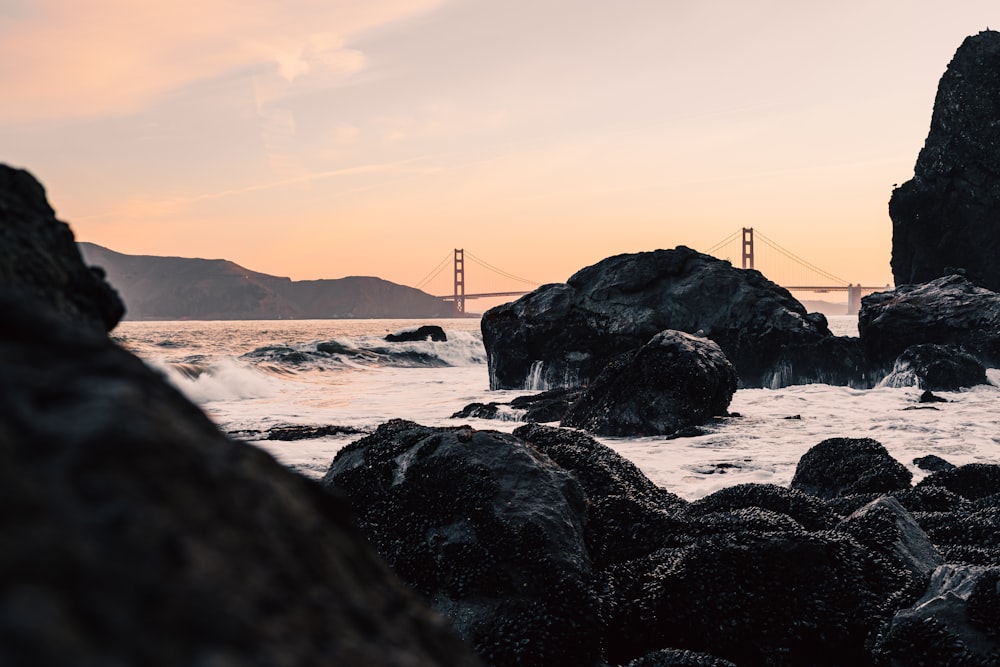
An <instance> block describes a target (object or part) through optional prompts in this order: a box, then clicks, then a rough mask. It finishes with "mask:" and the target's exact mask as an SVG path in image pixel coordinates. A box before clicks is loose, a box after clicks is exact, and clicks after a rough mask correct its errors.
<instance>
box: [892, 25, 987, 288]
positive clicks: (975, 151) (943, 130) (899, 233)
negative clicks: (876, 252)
mask: <svg viewBox="0 0 1000 667" xmlns="http://www.w3.org/2000/svg"><path fill="white" fill-rule="evenodd" d="M998 121H1000V33H998V32H995V31H992V30H986V31H984V32H980V33H979V34H978V35H975V36H972V37H968V38H966V39H965V41H964V42H963V43H962V45H961V46H960V47H959V48H958V50H957V51H956V53H955V56H954V58H953V59H952V61H951V63H950V64H949V65H948V69H947V71H945V73H944V75H943V76H942V77H941V81H940V83H939V84H938V91H937V98H936V99H935V100H934V112H933V115H932V116H931V127H930V132H929V133H928V135H927V140H926V142H925V143H924V147H923V149H922V150H921V151H920V155H919V157H918V158H917V163H916V166H915V167H914V174H913V178H912V179H911V180H909V181H907V182H906V183H904V184H903V185H901V186H900V187H899V188H897V189H895V190H893V193H892V198H891V199H890V201H889V215H890V217H891V218H892V223H893V224H892V274H893V278H894V280H895V283H896V284H897V285H906V284H915V283H923V282H927V281H930V280H933V279H936V278H940V277H942V276H945V275H948V274H949V273H954V269H955V268H959V269H964V270H965V272H966V273H967V275H969V277H970V278H973V279H975V280H976V281H977V282H979V283H980V284H982V285H983V286H984V287H987V288H989V289H992V290H995V291H1000V265H998V264H997V261H996V258H997V255H998V253H1000V224H998V222H997V219H996V211H997V209H998V208H1000V178H998V174H1000V153H998V152H997V150H996V146H997V145H998V144H1000V122H998Z"/></svg>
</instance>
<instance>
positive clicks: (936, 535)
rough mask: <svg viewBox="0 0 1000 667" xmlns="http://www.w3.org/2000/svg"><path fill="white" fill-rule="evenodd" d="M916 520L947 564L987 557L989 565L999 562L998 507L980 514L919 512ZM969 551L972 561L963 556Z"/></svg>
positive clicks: (975, 512)
mask: <svg viewBox="0 0 1000 667" xmlns="http://www.w3.org/2000/svg"><path fill="white" fill-rule="evenodd" d="M914 518H915V519H916V520H917V522H918V523H919V524H920V527H921V528H923V529H924V530H925V531H926V532H927V535H928V536H929V537H930V538H931V541H932V542H933V543H934V545H935V546H936V547H937V548H938V549H939V550H940V551H941V552H942V553H943V554H944V556H945V559H946V560H947V561H949V562H966V563H981V562H983V561H982V560H981V558H980V557H981V556H982V555H988V556H989V558H988V560H987V561H986V562H987V563H992V564H997V563H1000V512H998V508H997V507H993V508H989V509H982V510H979V511H954V512H928V513H916V514H914ZM956 549H957V551H956ZM967 549H968V550H971V551H969V555H970V556H972V557H973V560H971V561H970V560H967V559H966V557H964V556H962V555H960V554H961V553H962V551H963V550H967Z"/></svg>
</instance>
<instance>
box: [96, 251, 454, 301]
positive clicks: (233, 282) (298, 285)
mask: <svg viewBox="0 0 1000 667" xmlns="http://www.w3.org/2000/svg"><path fill="white" fill-rule="evenodd" d="M78 245H79V247H80V252H81V253H82V254H83V258H84V261H86V263H87V264H90V265H93V266H100V267H102V268H103V269H104V270H105V271H106V272H107V274H108V282H110V283H111V284H112V285H113V286H114V287H115V289H117V290H118V293H119V294H121V297H122V300H123V301H124V302H125V307H126V313H125V319H126V320H272V319H327V318H329V319H333V318H373V317H391V318H433V317H451V316H452V315H453V310H452V305H451V304H450V303H445V302H443V301H441V300H440V299H437V298H435V297H434V296H432V295H430V294H427V293H426V292H421V291H420V290H417V289H414V288H412V287H406V286H403V285H397V284H396V283H391V282H389V281H387V280H382V279H381V278H371V277H358V276H352V277H349V278H338V279H334V280H302V281H293V280H290V279H288V278H280V277H278V276H269V275H267V274H266V273H257V272H256V271H251V270H249V269H245V268H243V267H242V266H240V265H239V264H234V263H233V262H230V261H227V260H224V259H188V258H184V257H154V256H149V255H123V254H122V253H119V252H115V251H113V250H109V249H107V248H103V247H101V246H99V245H94V244H93V243H79V244H78Z"/></svg>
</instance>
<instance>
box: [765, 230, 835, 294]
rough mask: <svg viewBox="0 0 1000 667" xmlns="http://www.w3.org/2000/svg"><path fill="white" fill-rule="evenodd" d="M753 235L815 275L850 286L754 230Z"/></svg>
mask: <svg viewBox="0 0 1000 667" xmlns="http://www.w3.org/2000/svg"><path fill="white" fill-rule="evenodd" d="M754 235H755V236H756V237H757V238H759V239H760V240H762V241H763V242H764V243H766V244H767V245H769V246H771V247H772V248H774V249H775V250H777V251H778V252H780V253H781V254H783V255H785V256H786V257H787V258H789V259H792V260H794V261H796V262H798V263H799V264H800V265H802V266H804V267H806V268H807V269H811V270H813V271H815V272H816V273H818V274H819V275H821V276H823V277H824V278H829V279H830V280H833V281H835V282H838V283H843V284H846V285H849V284H851V283H850V281H847V280H844V279H843V278H841V277H839V276H835V275H833V274H832V273H830V272H828V271H824V270H823V269H821V268H819V267H818V266H816V265H815V264H812V263H811V262H808V261H806V260H804V259H802V258H801V257H799V256H798V255H796V254H795V253H793V252H792V251H790V250H786V249H785V248H782V247H781V246H780V245H778V244H777V243H775V242H774V241H772V240H771V239H769V238H768V237H766V236H764V235H763V234H761V233H760V232H759V231H758V230H756V229H755V230H754Z"/></svg>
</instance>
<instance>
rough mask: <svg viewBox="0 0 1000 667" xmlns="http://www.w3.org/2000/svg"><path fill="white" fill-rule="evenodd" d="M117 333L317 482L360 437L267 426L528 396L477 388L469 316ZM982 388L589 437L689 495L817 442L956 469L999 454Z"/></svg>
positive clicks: (823, 393)
mask: <svg viewBox="0 0 1000 667" xmlns="http://www.w3.org/2000/svg"><path fill="white" fill-rule="evenodd" d="M829 319H830V326H831V330H833V331H834V333H838V334H840V335H856V334H857V320H856V318H852V317H848V316H843V317H831V318H829ZM428 323H434V324H439V325H440V326H442V327H443V328H444V330H445V332H446V333H447V336H448V340H447V341H446V342H437V343H435V342H430V341H425V342H416V343H387V342H385V340H384V337H385V335H386V334H388V333H397V332H400V331H403V330H406V329H413V328H416V327H417V326H419V325H421V324H428ZM113 336H114V337H115V338H116V340H117V341H118V342H119V343H120V344H121V345H123V346H124V347H125V348H127V349H129V350H131V351H132V352H134V353H135V354H137V355H138V356H139V357H141V358H142V359H143V360H145V361H146V362H147V363H148V364H149V365H151V366H153V367H154V368H157V369H159V370H160V371H161V372H162V373H163V374H164V375H165V376H166V378H167V379H168V380H169V381H170V382H171V383H173V384H174V385H175V386H176V387H177V388H178V389H180V390H181V391H182V392H183V393H184V394H186V395H187V396H188V397H189V398H190V399H191V400H192V401H194V402H195V403H197V404H198V405H200V406H201V407H202V409H203V410H205V412H206V413H207V414H208V415H209V417H210V418H211V419H213V420H214V421H215V422H216V423H217V424H218V425H219V427H220V428H221V429H222V430H224V431H227V432H231V433H233V434H234V436H235V437H239V438H241V439H244V440H247V441H248V442H252V443H254V444H256V445H258V446H260V447H263V448H264V449H266V450H268V451H269V452H271V453H272V454H273V455H274V456H275V457H276V458H277V459H278V460H280V461H282V462H283V463H285V464H286V465H288V466H290V467H292V468H294V469H296V470H298V471H300V472H302V473H303V474H306V475H309V476H312V477H319V476H322V475H323V473H324V472H325V471H326V469H327V466H328V465H329V463H330V461H331V460H332V458H333V456H334V455H335V454H336V452H337V451H338V450H339V449H340V448H342V447H343V446H345V445H346V444H348V443H350V442H353V441H354V440H355V439H357V438H359V437H362V436H360V435H336V436H328V437H323V438H316V439H309V440H296V441H277V440H264V439H260V438H261V436H259V435H256V433H255V432H262V431H266V430H267V429H269V428H271V427H274V426H282V425H307V426H327V425H338V426H343V427H350V428H354V429H358V430H361V431H370V430H373V429H374V428H375V427H377V426H378V425H379V424H381V423H383V422H385V421H388V420H389V419H392V418H397V417H398V418H404V419H410V420H412V421H415V422H418V423H421V424H426V425H430V426H456V425H459V424H463V423H466V424H470V425H472V426H473V427H475V428H479V429H496V430H500V431H507V432H509V431H511V430H513V429H514V428H516V427H517V426H519V425H520V423H519V422H517V421H515V420H514V419H515V418H516V415H514V414H511V415H510V418H511V419H510V420H505V421H500V420H479V419H462V420H456V419H452V418H451V415H452V414H454V413H455V412H458V411H459V410H461V409H462V408H463V407H464V406H465V405H467V404H469V403H472V402H483V403H485V402H490V401H497V402H504V401H509V400H511V399H512V398H515V397H517V396H521V395H524V394H530V393H534V392H530V391H490V390H489V378H488V372H487V367H486V352H485V350H484V348H483V344H482V336H481V335H480V331H479V321H478V320H475V319H453V320H439V321H435V322H424V321H419V322H418V321H413V320H302V321H273V320H268V321H239V322H123V323H121V324H120V325H119V326H118V327H117V328H116V329H115V330H114V332H113ZM988 376H989V378H990V381H991V383H992V384H991V385H987V386H981V387H975V388H972V389H968V390H963V391H959V392H938V393H939V395H940V396H941V397H943V398H946V399H947V400H948V402H947V403H937V404H923V405H922V404H920V403H918V400H917V399H918V397H919V395H920V394H921V391H920V390H919V389H917V388H916V387H877V388H875V389H870V390H858V389H850V388H847V387H833V386H828V385H822V384H814V385H802V386H793V387H787V388H784V389H776V390H772V389H743V390H739V391H737V392H736V395H735V396H734V397H733V401H732V404H731V405H730V411H731V412H732V413H738V415H739V416H733V417H729V418H725V419H720V420H718V421H717V422H715V423H713V424H710V425H708V426H707V427H706V429H705V430H706V431H708V432H707V433H706V434H705V435H701V436H697V437H691V438H677V439H672V440H668V439H666V438H663V437H643V438H600V440H601V441H602V442H604V443H605V444H607V445H608V446H610V447H612V448H613V449H615V450H616V451H618V452H619V453H620V454H622V455H623V456H625V457H626V458H628V459H629V460H631V461H632V462H633V463H635V464H636V465H637V466H638V467H639V468H640V469H641V470H642V471H643V472H644V473H645V474H646V475H647V476H649V477H650V478H651V479H652V480H653V481H654V482H656V483H657V484H659V485H661V486H663V487H665V488H667V489H669V490H670V491H672V492H674V493H676V494H678V495H680V496H682V497H684V498H688V499H696V498H700V497H702V496H704V495H707V494H709V493H711V492H713V491H715V490H718V489H720V488H723V487H725V486H732V485H734V484H740V483H744V482H761V483H774V484H780V485H783V486H787V485H788V483H789V482H790V481H791V479H792V476H793V474H794V473H795V466H796V464H797V463H798V460H799V458H800V457H801V456H802V454H804V453H805V452H806V451H807V450H808V449H809V448H810V447H812V446H813V445H815V444H817V443H819V442H820V441H822V440H824V439H826V438H833V437H853V438H858V437H868V438H873V439H875V440H878V441H879V442H881V443H882V444H883V445H885V447H886V448H887V449H888V450H889V452H890V453H891V454H892V455H893V456H894V457H896V458H897V459H898V460H899V461H901V462H902V463H904V464H905V465H907V466H908V467H909V468H910V469H911V470H912V471H913V472H914V478H915V480H919V479H920V478H922V477H923V476H924V475H925V473H923V472H922V471H920V470H919V469H918V468H917V467H916V466H914V465H913V459H914V458H916V457H920V456H925V455H927V454H937V455H938V456H941V457H943V458H945V459H946V460H948V461H951V462H952V463H955V464H963V463H973V462H985V463H998V462H1000V412H998V411H997V407H998V406H1000V387H998V386H997V385H1000V371H997V370H990V371H989V372H988Z"/></svg>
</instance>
